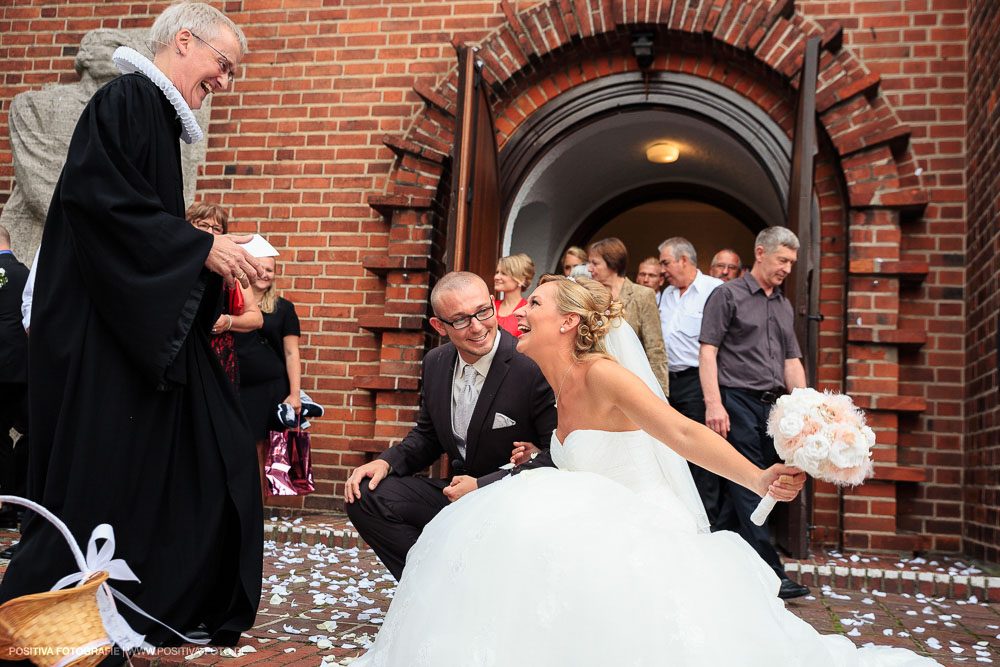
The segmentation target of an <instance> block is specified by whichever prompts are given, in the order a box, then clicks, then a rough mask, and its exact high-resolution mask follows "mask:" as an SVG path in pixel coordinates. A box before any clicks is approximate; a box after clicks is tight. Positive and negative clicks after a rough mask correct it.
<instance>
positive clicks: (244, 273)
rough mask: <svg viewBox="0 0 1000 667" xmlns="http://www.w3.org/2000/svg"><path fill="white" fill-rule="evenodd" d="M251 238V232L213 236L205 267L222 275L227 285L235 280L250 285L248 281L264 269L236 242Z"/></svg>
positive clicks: (254, 278)
mask: <svg viewBox="0 0 1000 667" xmlns="http://www.w3.org/2000/svg"><path fill="white" fill-rule="evenodd" d="M252 238H253V234H222V235H219V236H213V237H212V250H211V251H210V252H209V253H208V259H206V260H205V267H206V268H208V270H209V271H212V272H213V273H218V274H219V275H220V276H222V279H223V280H225V281H226V285H228V286H229V287H232V286H233V285H234V284H235V283H237V282H238V283H239V284H240V285H242V286H243V287H250V283H251V282H253V281H254V280H256V279H257V278H258V276H260V275H261V274H263V273H264V270H263V268H261V265H260V262H258V261H257V259H256V258H255V257H253V256H252V255H251V254H250V253H248V252H247V251H246V250H244V249H243V248H241V247H240V246H239V245H237V244H239V243H249V242H250V240H251V239H252Z"/></svg>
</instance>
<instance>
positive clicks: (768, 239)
mask: <svg viewBox="0 0 1000 667" xmlns="http://www.w3.org/2000/svg"><path fill="white" fill-rule="evenodd" d="M753 245H754V247H755V248H756V247H757V246H760V247H761V248H763V249H764V252H766V253H768V254H770V253H772V252H774V251H776V250H777V249H778V248H779V247H781V246H784V247H786V248H788V249H790V250H798V249H799V237H798V236H796V235H795V233H794V232H792V230H790V229H789V228H788V227H781V226H780V225H775V226H774V227H768V228H766V229H765V230H764V231H762V232H761V233H760V234H758V235H757V240H756V241H754V242H753Z"/></svg>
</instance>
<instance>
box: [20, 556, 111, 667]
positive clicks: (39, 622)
mask: <svg viewBox="0 0 1000 667" xmlns="http://www.w3.org/2000/svg"><path fill="white" fill-rule="evenodd" d="M107 578H108V573H107V572H96V573H94V574H93V575H91V577H90V579H88V580H87V582H86V583H85V584H83V585H82V586H78V587H76V588H68V589H65V590H59V591H49V592H47V593H36V594H34V595H25V596H23V597H19V598H15V599H13V600H10V601H8V602H6V603H5V604H4V605H2V606H0V659H7V660H25V659H27V660H31V661H32V662H33V663H35V664H36V665H38V666H39V667H55V666H56V665H60V664H61V665H63V667H68V666H69V665H73V667H91V666H92V665H96V664H97V663H99V662H100V661H101V660H103V659H104V658H105V657H106V656H107V655H108V654H109V653H111V642H110V641H109V640H108V635H107V632H106V631H105V630H104V623H103V621H101V614H100V612H99V611H98V609H97V588H98V587H99V586H100V585H101V584H103V583H104V582H105V581H106V580H107Z"/></svg>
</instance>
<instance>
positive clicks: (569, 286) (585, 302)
mask: <svg viewBox="0 0 1000 667" xmlns="http://www.w3.org/2000/svg"><path fill="white" fill-rule="evenodd" d="M550 282H551V283H555V284H556V297H555V300H556V308H557V309H558V310H559V312H560V313H563V314H569V313H576V314H577V315H579V316H580V324H579V325H578V326H577V328H576V341H575V346H574V349H573V356H574V357H575V358H576V359H578V360H579V359H583V358H585V357H587V356H589V355H600V356H607V355H608V351H607V348H605V346H604V337H605V336H606V335H607V334H608V332H609V331H611V327H612V326H618V324H620V321H619V320H620V319H621V318H622V317H623V316H624V315H623V309H622V302H621V301H615V300H614V299H612V298H611V291H610V290H609V289H608V288H607V287H605V286H604V285H602V284H601V283H599V282H597V281H596V280H591V279H590V278H582V277H578V278H566V277H565V276H554V275H551V274H548V275H544V276H542V278H541V279H540V280H539V281H538V284H539V285H544V284H545V283H550Z"/></svg>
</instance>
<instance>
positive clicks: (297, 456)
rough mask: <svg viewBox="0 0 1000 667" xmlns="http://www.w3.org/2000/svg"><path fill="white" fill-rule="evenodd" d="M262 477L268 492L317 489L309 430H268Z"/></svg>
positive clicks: (288, 493) (280, 493)
mask: <svg viewBox="0 0 1000 667" xmlns="http://www.w3.org/2000/svg"><path fill="white" fill-rule="evenodd" d="M264 477H265V478H266V479H267V495H269V496H301V495H305V494H307V493H312V492H313V491H315V490H316V487H315V486H314V485H313V476H312V463H311V461H310V458H309V434H308V433H303V432H302V431H271V438H270V445H269V447H268V450H267V457H266V458H265V459H264Z"/></svg>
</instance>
